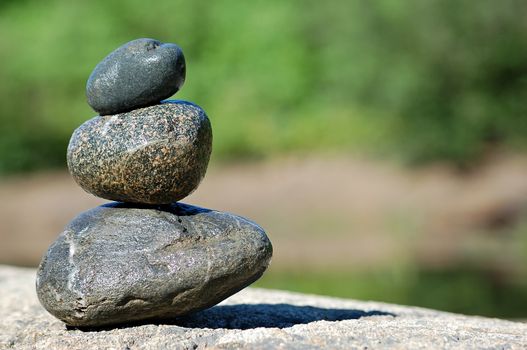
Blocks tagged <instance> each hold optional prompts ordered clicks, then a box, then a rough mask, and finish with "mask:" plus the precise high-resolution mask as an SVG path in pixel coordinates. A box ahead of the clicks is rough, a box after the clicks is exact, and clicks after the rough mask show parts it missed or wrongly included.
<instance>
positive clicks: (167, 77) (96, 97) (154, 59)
mask: <svg viewBox="0 0 527 350" xmlns="http://www.w3.org/2000/svg"><path fill="white" fill-rule="evenodd" d="M184 81H185V58H184V57H183V51H182V50H181V49H180V48H179V46H177V45H175V44H164V43H161V42H159V41H157V40H154V39H137V40H133V41H130V42H129V43H126V44H124V45H122V46H121V47H119V48H117V49H116V50H115V51H113V52H112V53H110V54H109V55H108V56H106V58H104V59H103V60H102V61H101V62H100V63H99V64H98V65H97V66H96V67H95V69H94V70H93V72H92V73H91V75H90V77H89V79H88V82H87V84H86V96H87V98H88V104H89V105H90V106H91V107H92V108H93V109H94V110H95V111H96V112H98V113H100V114H101V115H105V114H117V113H122V112H127V111H131V110H133V109H136V108H139V107H145V106H148V105H153V104H156V103H159V102H160V101H161V100H163V99H165V98H168V97H170V96H172V95H173V94H175V93H176V92H177V91H178V90H179V89H180V88H181V86H182V85H183V82H184Z"/></svg>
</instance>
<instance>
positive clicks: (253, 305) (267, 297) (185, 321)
mask: <svg viewBox="0 0 527 350" xmlns="http://www.w3.org/2000/svg"><path fill="white" fill-rule="evenodd" d="M35 274H36V271H35V270H34V269H24V268H16V267H10V266H1V265H0V349H11V348H13V349H47V350H49V349H123V350H124V349H238V348H250V349H277V348H278V349H386V348H389V349H423V348H426V349H428V348H434V349H438V348H443V349H482V348H484V349H526V348H527V324H525V323H519V322H510V321H504V320H499V319H489V318H483V317H473V316H464V315H456V314H451V313H446V312H440V311H434V310H428V309H423V308H417V307H407V306H399V305H391V304H384V303H378V302H364V301H355V300H349V299H337V298H329V297H321V296H313V295H305V294H298V293H290V292H281V291H273V290H265V289H253V288H248V289H245V290H244V291H242V292H240V293H238V294H236V295H234V296H232V297H230V298H229V299H227V300H225V301H224V302H222V303H221V304H220V305H218V306H216V307H214V308H211V309H209V310H206V311H202V312H200V313H197V314H195V315H193V316H189V317H185V318H181V319H176V320H173V321H170V322H163V323H156V324H152V323H150V324H136V325H128V326H125V327H120V328H107V329H99V330H80V329H67V328H66V327H65V325H64V324H63V323H62V322H60V321H58V320H57V319H55V318H54V317H53V316H51V315H49V314H48V313H47V312H46V311H45V310H44V309H43V308H42V307H41V306H40V304H39V302H38V300H37V297H36V293H35Z"/></svg>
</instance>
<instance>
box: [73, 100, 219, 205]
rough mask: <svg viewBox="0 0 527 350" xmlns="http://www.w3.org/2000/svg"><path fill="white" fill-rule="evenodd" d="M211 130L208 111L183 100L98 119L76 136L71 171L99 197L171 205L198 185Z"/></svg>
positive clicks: (206, 159)
mask: <svg viewBox="0 0 527 350" xmlns="http://www.w3.org/2000/svg"><path fill="white" fill-rule="evenodd" d="M211 148H212V130H211V126H210V121H209V119H208V117H207V115H206V114H205V112H204V111H203V110H202V109H201V108H200V107H198V106H196V105H194V104H192V103H189V102H184V101H166V102H164V103H162V104H159V105H155V106H150V107H146V108H141V109H136V110H134V111H131V112H127V113H123V114H117V115H112V116H97V117H95V118H92V119H90V120H88V121H87V122H85V123H84V124H82V125H81V126H80V127H79V128H78V129H77V130H75V132H74V133H73V135H72V137H71V140H70V144H69V146H68V155H67V160H68V168H69V171H70V173H71V175H72V176H73V178H74V179H75V181H76V182H77V183H78V184H79V185H80V186H81V187H82V188H83V189H84V190H85V191H87V192H89V193H92V194H94V195H96V196H98V197H101V198H106V199H110V200H115V201H122V202H134V203H145V204H167V203H172V202H175V201H178V200H180V199H182V198H184V197H185V196H187V195H189V194H190V193H191V192H192V191H193V190H194V189H196V187H197V186H198V185H199V183H200V182H201V180H202V179H203V177H204V176H205V172H206V170H207V165H208V162H209V158H210V152H211Z"/></svg>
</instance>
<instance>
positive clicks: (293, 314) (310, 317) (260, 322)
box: [172, 304, 396, 330]
mask: <svg viewBox="0 0 527 350" xmlns="http://www.w3.org/2000/svg"><path fill="white" fill-rule="evenodd" d="M368 316H394V317H395V316H396V315H395V314H392V313H389V312H383V311H375V310H374V311H362V310H352V309H325V308H319V307H313V306H296V305H291V304H239V305H225V306H215V307H213V308H210V309H207V310H204V311H200V312H197V313H195V314H192V315H189V316H184V317H181V318H178V319H176V320H174V321H173V323H172V324H174V325H178V326H181V327H188V328H226V329H240V330H243V329H252V328H258V327H265V328H287V327H292V326H294V325H297V324H307V323H311V322H315V321H342V320H356V319H359V318H362V317H368Z"/></svg>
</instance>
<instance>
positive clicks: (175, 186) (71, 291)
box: [37, 39, 272, 327]
mask: <svg viewBox="0 0 527 350" xmlns="http://www.w3.org/2000/svg"><path fill="white" fill-rule="evenodd" d="M184 80H185V61H184V57H183V53H182V51H181V49H180V48H179V47H178V46H177V45H175V44H163V43H160V42H159V41H156V40H152V39H138V40H134V41H131V42H129V43H127V44H125V45H123V46H121V47H119V48H118V49H116V50H115V51H113V52H112V53H111V54H109V55H108V56H107V57H106V58H105V59H104V60H103V61H101V62H100V63H99V64H98V65H97V66H96V67H95V69H94V71H93V72H92V74H91V76H90V78H89V80H88V83H87V97H88V103H89V104H90V106H91V107H92V108H93V109H94V110H95V111H96V112H98V113H99V114H100V115H98V116H96V117H94V118H93V119H90V120H88V121H87V122H85V123H84V124H82V125H81V126H80V127H79V128H78V129H77V130H76V131H75V132H74V133H73V136H72V138H71V141H70V144H69V147H68V167H69V170H70V173H71V174H72V176H73V178H74V179H75V181H76V182H77V183H78V184H79V185H80V186H81V187H82V188H83V189H84V190H86V191H87V192H90V193H92V194H94V195H96V196H99V197H101V198H105V199H109V200H113V201H118V202H113V203H110V204H106V205H103V206H100V207H97V208H94V209H92V210H89V211H87V212H84V213H82V214H80V215H79V216H78V217H76V218H75V219H74V220H73V221H72V222H71V223H70V224H69V225H68V226H67V227H66V229H65V230H64V232H63V233H62V234H61V235H60V236H59V237H58V238H57V240H56V241H55V242H54V243H53V244H52V245H51V246H50V248H49V249H48V251H47V253H46V255H45V256H44V258H43V260H42V262H41V264H40V266H39V269H38V274H37V294H38V297H39V300H40V302H41V303H42V305H43V306H44V307H45V308H46V309H47V310H48V311H49V312H50V313H51V314H53V315H54V316H56V317H57V318H59V319H61V320H62V321H64V322H65V323H66V324H68V325H71V326H90V327H93V326H105V325H111V324H119V323H127V322H133V321H141V320H156V319H166V318H172V317H177V316H181V315H185V314H188V313H191V312H194V311H197V310H201V309H204V308H207V307H210V306H212V305H215V304H216V303H218V302H220V301H221V300H223V299H225V298H226V297H228V296H230V295H232V294H234V293H236V292H237V291H239V290H241V289H242V288H244V287H246V286H247V285H249V284H250V283H252V282H254V281H255V280H257V279H258V278H259V277H260V276H261V275H262V273H263V272H264V271H265V269H266V268H267V266H268V264H269V261H270V259H271V255H272V246H271V243H270V241H269V239H268V238H267V236H266V234H265V232H264V231H263V230H262V229H261V228H260V227H259V226H258V225H256V224H254V223H253V222H251V221H249V220H247V219H244V218H242V217H239V216H235V215H232V214H227V213H223V212H219V211H214V210H209V209H204V208H199V207H195V206H191V205H186V204H183V203H177V202H176V201H178V200H180V199H182V198H184V197H185V196H187V195H189V194H190V193H191V192H192V191H194V190H195V189H196V187H197V186H198V185H199V183H200V181H201V180H202V178H203V176H204V175H205V172H206V169H207V164H208V161H209V157H210V152H211V145H212V131H211V126H210V122H209V119H208V117H207V115H206V114H205V112H204V111H203V110H202V109H201V108H200V107H198V106H197V105H195V104H193V103H190V102H184V101H162V100H163V99H166V98H168V97H170V96H171V95H173V94H174V93H176V92H177V91H178V90H179V89H180V87H181V85H182V84H183V82H184Z"/></svg>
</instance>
